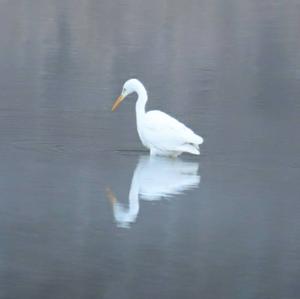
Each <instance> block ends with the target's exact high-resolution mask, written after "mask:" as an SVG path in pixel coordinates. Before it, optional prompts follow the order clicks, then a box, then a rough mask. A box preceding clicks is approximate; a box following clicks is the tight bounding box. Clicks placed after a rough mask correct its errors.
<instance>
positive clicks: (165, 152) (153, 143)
mask: <svg viewBox="0 0 300 299" xmlns="http://www.w3.org/2000/svg"><path fill="white" fill-rule="evenodd" d="M133 92H136V93H137V95H138V99H137V102H136V106H135V109H136V124H137V131H138V134H139V137H140V139H141V141H142V143H143V145H144V146H145V147H147V148H148V149H150V154H151V155H161V156H172V157H177V156H179V155H180V154H181V153H183V152H187V153H191V154H194V155H199V154H200V150H199V145H200V144H201V143H203V138H202V137H201V136H199V135H197V134H195V133H194V132H193V131H192V130H191V129H189V128H187V127H186V126H185V125H184V124H182V123H181V122H179V121H178V120H176V119H175V118H173V117H171V116H170V115H168V114H166V113H164V112H162V111H159V110H153V111H148V112H146V111H145V106H146V103H147V100H148V95H147V91H146V89H145V87H144V85H143V84H142V83H141V82H140V81H139V80H137V79H130V80H128V81H126V82H125V84H124V86H123V90H122V93H121V95H120V96H119V97H118V98H117V99H116V101H115V102H114V104H113V106H112V109H111V110H112V111H114V110H115V109H116V108H117V107H118V106H119V105H120V104H121V102H122V101H123V100H124V99H125V97H126V96H128V95H129V94H131V93H133Z"/></svg>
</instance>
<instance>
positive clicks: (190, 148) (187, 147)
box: [180, 143, 200, 155]
mask: <svg viewBox="0 0 300 299" xmlns="http://www.w3.org/2000/svg"><path fill="white" fill-rule="evenodd" d="M180 151H182V152H186V153H190V154H193V155H200V149H199V146H198V145H197V144H194V143H186V144H183V145H182V146H181V147H180Z"/></svg>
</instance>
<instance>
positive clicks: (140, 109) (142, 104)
mask: <svg viewBox="0 0 300 299" xmlns="http://www.w3.org/2000/svg"><path fill="white" fill-rule="evenodd" d="M137 94H138V99H137V102H136V105H135V111H136V118H137V120H140V119H141V118H142V117H144V116H145V114H146V110H145V108H146V103H147V100H148V95H147V91H146V89H145V88H144V86H140V88H139V89H138V90H137Z"/></svg>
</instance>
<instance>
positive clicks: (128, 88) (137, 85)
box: [111, 79, 144, 111]
mask: <svg viewBox="0 0 300 299" xmlns="http://www.w3.org/2000/svg"><path fill="white" fill-rule="evenodd" d="M141 88H144V86H143V84H142V83H141V82H140V81H139V80H137V79H129V80H127V81H126V82H125V83H124V85H123V89H122V92H121V94H120V96H119V97H118V98H117V99H116V100H115V102H114V104H113V106H112V108H111V111H115V110H116V109H117V108H118V106H119V105H120V104H121V103H122V101H123V100H124V99H125V98H126V97H127V96H128V95H130V94H132V93H134V92H137V93H138V92H139V90H141Z"/></svg>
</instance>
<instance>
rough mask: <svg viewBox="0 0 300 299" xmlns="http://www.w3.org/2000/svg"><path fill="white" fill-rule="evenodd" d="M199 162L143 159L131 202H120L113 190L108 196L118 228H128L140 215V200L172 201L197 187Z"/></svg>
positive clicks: (146, 157) (133, 185)
mask: <svg viewBox="0 0 300 299" xmlns="http://www.w3.org/2000/svg"><path fill="white" fill-rule="evenodd" d="M198 167H199V165H198V163H196V162H186V161H182V160H179V159H170V158H166V157H151V156H150V157H149V156H142V157H141V158H140V159H139V162H138V164H137V166H136V168H135V171H134V174H133V177H132V180H131V186H130V191H129V203H128V205H124V204H122V203H120V202H118V200H117V198H116V196H115V195H114V193H113V192H112V190H111V189H107V190H106V194H107V197H108V199H109V200H110V203H111V205H112V209H113V214H114V218H115V221H116V223H117V226H118V227H123V228H129V227H130V224H132V223H134V222H135V221H136V218H137V215H138V213H139V200H140V199H143V200H148V201H155V200H161V199H163V198H171V197H173V196H175V195H178V194H182V193H183V192H184V191H186V190H190V189H193V188H196V187H198V185H199V183H200V175H198Z"/></svg>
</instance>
